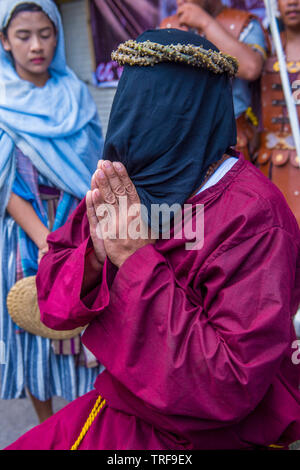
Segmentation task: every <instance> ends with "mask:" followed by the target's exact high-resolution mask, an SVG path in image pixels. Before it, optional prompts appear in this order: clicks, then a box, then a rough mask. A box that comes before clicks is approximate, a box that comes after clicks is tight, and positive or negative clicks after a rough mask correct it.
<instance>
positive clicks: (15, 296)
mask: <svg viewBox="0 0 300 470" xmlns="http://www.w3.org/2000/svg"><path fill="white" fill-rule="evenodd" d="M6 302H7V308H8V313H9V315H10V316H11V318H12V320H13V321H14V322H15V323H16V324H17V325H18V326H19V327H20V328H22V329H23V330H25V331H28V332H29V333H32V334H34V335H37V336H43V337H44V338H50V339H70V338H73V337H74V336H77V335H78V334H80V333H81V332H82V331H83V330H84V328H85V327H80V328H76V329H74V330H67V331H57V330H52V329H51V328H47V327H46V326H45V325H44V324H43V323H42V322H41V320H40V311H39V307H38V302H37V289H36V283H35V276H29V277H24V278H23V279H21V280H20V281H17V282H16V284H15V285H14V286H13V287H12V288H11V289H10V291H9V293H8V296H7V301H6Z"/></svg>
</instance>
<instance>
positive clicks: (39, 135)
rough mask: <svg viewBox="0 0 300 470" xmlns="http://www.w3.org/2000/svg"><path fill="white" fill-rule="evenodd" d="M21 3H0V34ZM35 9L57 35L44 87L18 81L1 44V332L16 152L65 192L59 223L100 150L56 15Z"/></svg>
mask: <svg viewBox="0 0 300 470" xmlns="http://www.w3.org/2000/svg"><path fill="white" fill-rule="evenodd" d="M20 3H22V2H21V1H20V0H1V1H0V30H2V29H3V28H4V27H5V26H6V25H7V24H8V21H9V19H10V17H11V14H12V13H13V10H14V9H15V7H16V6H17V5H19V4H20ZM34 3H35V4H37V5H39V6H40V7H41V8H42V9H43V11H44V12H45V13H46V14H47V15H48V17H49V18H50V19H51V20H52V22H53V23H54V24H55V26H56V30H57V35H58V37H57V47H56V51H55V55H54V57H53V60H52V63H51V65H50V68H49V73H50V79H49V80H48V81H47V83H46V85H45V86H44V87H43V88H38V87H36V86H35V85H33V84H32V83H30V82H28V81H25V80H22V79H21V78H20V77H19V76H18V74H17V73H16V70H15V68H14V66H13V62H12V59H11V56H10V54H9V53H7V52H6V51H5V50H4V49H3V48H2V46H1V43H0V261H1V272H0V331H3V324H2V323H1V322H2V320H3V317H2V315H1V309H2V308H4V309H6V306H5V299H6V294H7V291H8V290H9V288H10V287H11V286H12V285H13V283H14V282H15V272H16V269H15V266H16V259H15V258H16V256H15V253H16V245H17V227H16V224H15V222H14V221H13V220H12V218H11V217H10V216H9V215H8V214H7V212H6V206H7V203H8V201H9V198H10V195H11V191H12V188H13V185H14V189H15V188H16V187H17V184H18V178H17V173H16V152H15V149H16V147H18V148H19V149H20V150H21V152H22V153H23V154H24V155H26V156H27V157H28V158H29V159H30V161H31V162H32V164H33V165H34V166H35V168H36V169H37V171H38V172H39V173H40V174H42V175H43V176H44V177H45V178H46V179H48V181H50V183H52V184H53V185H54V186H55V187H57V188H58V189H60V190H62V191H63V192H64V197H63V200H62V207H61V209H62V208H64V209H63V210H64V212H65V214H62V213H61V210H60V211H58V214H59V217H60V221H61V222H62V223H63V222H64V221H65V215H66V214H67V212H68V210H69V208H70V207H71V202H72V200H73V199H74V198H78V199H82V198H83V197H84V196H85V194H86V192H87V191H88V189H89V187H90V181H91V176H92V174H93V172H94V171H95V169H96V166H97V161H98V160H99V159H100V158H101V156H102V150H103V138H102V131H101V126H100V122H99V118H98V115H97V109H96V105H95V103H94V101H93V100H92V98H91V96H90V94H89V91H88V89H87V87H86V86H85V84H83V83H82V82H81V81H80V80H79V79H78V78H77V77H76V75H75V74H74V73H73V71H72V70H70V69H69V67H68V66H67V64H66V58H65V51H64V34H63V28H62V21H61V18H60V15H59V12H58V9H57V7H56V5H55V4H54V2H53V1H52V0H34ZM38 215H39V214H38ZM57 224H58V222H57V221H56V224H55V227H57ZM58 225H59V224H58ZM28 244H30V241H29V240H28ZM32 261H34V262H35V263H36V260H32ZM1 317H2V320H1Z"/></svg>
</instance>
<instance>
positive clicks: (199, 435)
mask: <svg viewBox="0 0 300 470" xmlns="http://www.w3.org/2000/svg"><path fill="white" fill-rule="evenodd" d="M187 202H188V203H189V204H193V205H194V206H196V204H204V211H205V212H204V214H205V232H204V233H205V238H204V244H203V247H202V248H201V249H199V250H191V251H187V250H186V249H185V242H186V240H184V239H183V240H178V239H175V238H171V239H169V240H159V241H158V242H157V243H156V244H155V245H154V246H153V245H148V246H146V247H144V248H141V249H139V250H138V251H137V252H136V253H135V254H133V255H132V256H131V257H130V258H128V259H127V260H126V262H125V263H124V264H123V265H122V267H121V268H120V269H119V270H117V269H116V268H115V267H114V266H113V265H112V264H111V263H110V262H109V261H108V260H106V262H105V264H104V268H103V272H102V273H101V275H100V276H99V285H98V286H97V287H96V288H94V289H93V290H92V292H90V293H89V294H88V295H87V296H86V297H84V298H82V299H81V298H80V291H81V285H82V280H83V274H84V261H85V255H86V252H87V250H88V249H89V247H90V246H91V240H90V238H89V226H88V220H87V216H86V211H85V201H82V203H81V204H80V206H79V207H78V209H77V210H76V211H75V213H74V214H73V216H72V217H71V218H70V219H69V221H68V222H67V223H66V224H65V226H63V227H62V228H60V229H59V230H57V231H56V232H55V233H53V234H51V235H50V236H49V237H48V241H49V245H50V251H49V253H48V254H47V255H46V256H45V257H44V258H43V260H42V262H41V264H40V269H39V274H38V279H37V285H38V291H39V303H40V308H41V314H42V320H43V322H44V323H45V324H46V325H47V326H49V327H51V328H55V329H70V328H75V327H78V326H80V325H85V324H87V323H89V326H88V328H87V329H86V331H85V333H84V336H83V342H84V343H85V345H86V346H87V347H88V348H89V349H90V350H91V351H92V352H93V353H94V354H95V356H96V357H97V358H98V360H99V361H100V362H101V363H102V364H104V366H105V367H106V370H105V371H104V372H103V373H102V374H100V375H99V376H98V378H97V380H96V383H95V390H94V391H92V392H90V393H89V394H87V395H85V396H83V397H81V398H79V399H77V400H75V401H74V402H72V403H71V404H69V405H68V406H67V407H66V408H64V409H63V410H61V411H59V412H58V413H57V414H56V415H54V416H53V417H51V418H50V419H48V420H47V421H46V422H45V423H43V424H42V425H40V426H38V427H36V428H34V429H33V430H31V431H29V432H28V433H26V434H25V435H24V436H22V437H21V438H20V439H19V440H17V441H16V442H15V443H14V444H12V445H11V446H10V447H9V449H69V448H71V446H72V445H73V443H74V442H75V440H76V439H77V437H78V435H79V433H80V430H81V428H82V426H83V425H84V423H85V421H86V419H87V417H88V415H89V413H90V411H91V410H92V408H93V405H94V403H95V401H96V398H97V396H98V394H100V395H101V396H103V397H104V398H105V399H106V402H107V406H106V407H105V408H104V409H103V410H102V411H101V412H100V413H99V414H98V415H97V417H96V419H95V421H94V422H93V424H92V426H91V428H90V429H89V431H88V432H87V434H86V436H85V437H84V439H83V441H82V443H81V445H80V447H79V449H110V450H111V449H113V450H122V449H135V450H137V449H145V450H147V449H151V450H157V449H172V450H176V449H247V448H255V446H268V445H270V444H282V445H287V444H289V443H291V442H293V441H295V440H298V439H300V393H299V367H300V366H299V362H300V354H299V355H298V354H297V341H296V336H295V331H294V327H293V323H292V317H293V315H294V314H295V313H296V310H297V307H298V305H299V302H300V232H299V228H298V225H297V223H296V220H295V218H294V216H293V214H292V213H291V211H290V210H289V208H288V206H287V204H286V202H285V199H284V197H283V196H282V194H281V193H280V192H279V190H278V189H277V188H276V187H275V186H274V185H273V184H272V183H271V182H270V181H269V180H267V179H266V178H265V176H263V175H262V174H261V173H260V172H259V171H258V170H257V169H256V168H255V167H254V166H253V165H251V164H250V163H248V162H246V161H245V160H244V158H243V157H242V156H240V157H239V161H238V162H237V163H236V164H235V165H234V166H233V168H232V169H231V170H230V171H229V172H228V173H227V174H226V175H225V176H224V177H223V178H222V179H221V180H220V181H219V182H218V183H217V184H216V185H214V186H212V187H211V188H208V189H206V190H204V191H203V192H202V193H200V194H199V195H197V196H195V197H193V198H192V199H190V200H189V201H187Z"/></svg>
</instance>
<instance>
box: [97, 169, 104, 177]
mask: <svg viewBox="0 0 300 470" xmlns="http://www.w3.org/2000/svg"><path fill="white" fill-rule="evenodd" d="M97 175H98V177H99V178H101V179H103V178H105V174H104V172H103V171H102V170H98V171H97Z"/></svg>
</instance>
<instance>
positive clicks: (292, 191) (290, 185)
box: [258, 38, 300, 226]
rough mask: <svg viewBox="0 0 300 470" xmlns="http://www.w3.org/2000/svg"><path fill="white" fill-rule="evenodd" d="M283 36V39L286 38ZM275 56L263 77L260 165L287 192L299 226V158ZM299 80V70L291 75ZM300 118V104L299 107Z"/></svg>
mask: <svg viewBox="0 0 300 470" xmlns="http://www.w3.org/2000/svg"><path fill="white" fill-rule="evenodd" d="M283 39H284V38H283ZM276 63H277V58H276V57H270V58H269V59H268V60H267V61H266V64H265V69H264V72H263V76H262V81H261V86H262V119H263V132H262V135H261V148H260V151H259V156H258V164H259V167H260V169H261V171H262V172H263V173H264V174H265V175H266V176H267V177H268V178H270V179H271V180H272V181H273V183H274V184H276V186H277V187H278V188H279V189H280V190H281V192H282V193H283V194H284V196H285V198H286V200H287V202H288V204H289V206H290V208H291V210H292V211H293V213H294V215H295V217H296V219H297V221H298V224H299V226H300V166H299V165H300V159H299V157H297V154H296V149H295V144H294V140H293V137H292V131H291V126H290V122H289V117H288V112H287V107H286V103H285V99H284V93H283V88H282V84H281V78H280V72H279V71H278V67H275V68H274V64H276ZM290 79H291V81H292V82H294V81H295V80H300V71H299V72H298V73H294V74H293V75H291V76H290ZM297 112H298V118H299V119H300V106H299V105H298V106H297Z"/></svg>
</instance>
